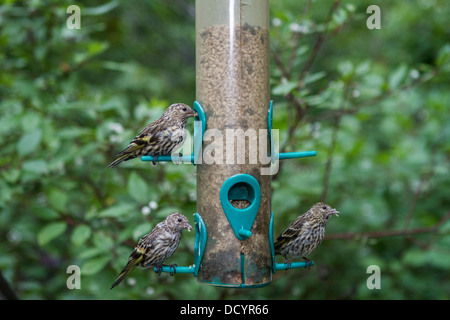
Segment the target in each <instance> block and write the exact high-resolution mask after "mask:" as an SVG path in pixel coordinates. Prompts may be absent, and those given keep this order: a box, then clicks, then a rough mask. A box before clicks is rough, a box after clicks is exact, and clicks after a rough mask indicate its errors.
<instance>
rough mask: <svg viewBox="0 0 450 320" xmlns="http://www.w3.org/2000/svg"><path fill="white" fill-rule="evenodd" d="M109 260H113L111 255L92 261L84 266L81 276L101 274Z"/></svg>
mask: <svg viewBox="0 0 450 320" xmlns="http://www.w3.org/2000/svg"><path fill="white" fill-rule="evenodd" d="M109 260H111V257H110V256H109V255H108V256H100V257H96V258H93V259H90V260H88V261H86V262H85V263H84V264H83V266H82V268H81V274H84V275H93V274H96V273H99V272H100V271H102V269H103V268H104V267H105V266H106V265H107V264H108V262H109Z"/></svg>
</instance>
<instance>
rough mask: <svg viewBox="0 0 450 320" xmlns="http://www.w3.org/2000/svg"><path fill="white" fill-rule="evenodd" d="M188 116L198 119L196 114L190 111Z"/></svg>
mask: <svg viewBox="0 0 450 320" xmlns="http://www.w3.org/2000/svg"><path fill="white" fill-rule="evenodd" d="M189 116H190V117H198V114H197V112H195V111H192V112H190V113H189Z"/></svg>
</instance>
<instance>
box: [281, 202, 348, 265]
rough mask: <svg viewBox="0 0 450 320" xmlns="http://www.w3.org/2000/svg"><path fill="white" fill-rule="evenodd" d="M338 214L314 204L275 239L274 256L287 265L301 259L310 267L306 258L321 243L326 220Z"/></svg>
mask: <svg viewBox="0 0 450 320" xmlns="http://www.w3.org/2000/svg"><path fill="white" fill-rule="evenodd" d="M338 214H339V211H337V210H336V209H332V208H331V207H330V206H329V205H328V204H325V203H323V202H319V203H316V204H315V205H313V206H312V207H311V209H309V210H308V211H307V212H306V213H304V214H302V215H301V216H299V217H298V218H297V219H295V220H294V221H293V222H292V223H291V224H290V225H289V226H288V227H287V228H286V230H285V231H284V232H283V233H282V234H281V235H280V236H279V237H278V238H277V239H276V241H275V244H274V247H275V254H277V255H281V256H283V257H284V258H285V263H286V264H287V265H289V264H290V263H291V262H290V260H291V259H296V258H300V257H301V258H303V259H304V260H305V261H306V266H307V267H310V266H311V262H310V260H309V259H308V258H307V257H306V256H308V255H309V254H311V252H313V251H314V250H315V249H316V248H317V247H318V246H319V245H320V243H321V242H322V240H323V238H324V236H325V227H326V225H327V222H328V219H329V218H330V217H331V216H332V215H338Z"/></svg>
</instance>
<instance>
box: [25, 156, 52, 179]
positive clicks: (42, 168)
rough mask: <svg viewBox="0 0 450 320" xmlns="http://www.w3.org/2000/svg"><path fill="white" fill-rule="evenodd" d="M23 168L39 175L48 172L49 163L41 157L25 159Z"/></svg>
mask: <svg viewBox="0 0 450 320" xmlns="http://www.w3.org/2000/svg"><path fill="white" fill-rule="evenodd" d="M22 169H23V170H24V171H27V172H30V173H34V174H38V175H41V174H45V173H47V172H48V168H47V163H46V162H45V161H44V160H41V159H37V160H28V161H24V163H23V166H22Z"/></svg>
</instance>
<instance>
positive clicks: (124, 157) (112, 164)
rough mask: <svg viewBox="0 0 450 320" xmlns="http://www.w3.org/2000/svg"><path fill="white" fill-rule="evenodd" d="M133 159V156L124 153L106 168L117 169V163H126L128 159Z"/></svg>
mask: <svg viewBox="0 0 450 320" xmlns="http://www.w3.org/2000/svg"><path fill="white" fill-rule="evenodd" d="M132 158H135V156H133V155H131V154H129V153H125V154H123V155H121V156H119V157H118V158H117V159H116V160H114V161H113V162H111V163H110V164H109V166H108V168H114V167H117V166H118V165H119V163H121V162H123V161H127V160H129V159H132Z"/></svg>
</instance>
